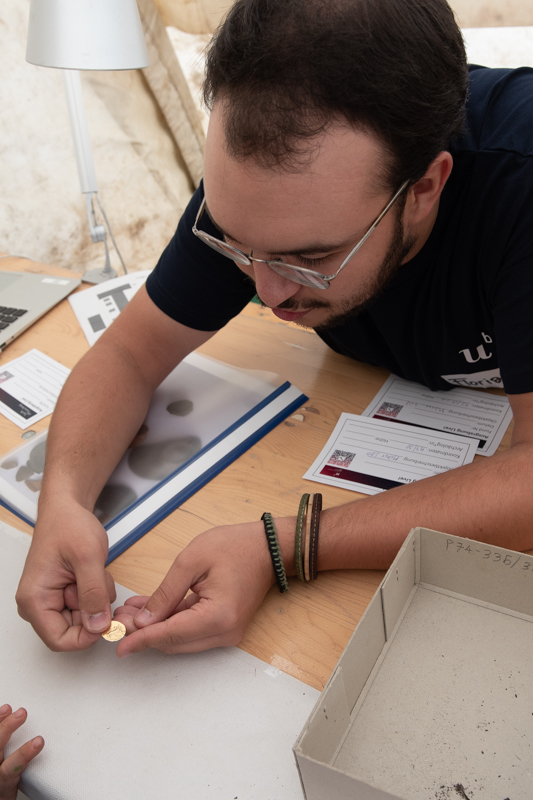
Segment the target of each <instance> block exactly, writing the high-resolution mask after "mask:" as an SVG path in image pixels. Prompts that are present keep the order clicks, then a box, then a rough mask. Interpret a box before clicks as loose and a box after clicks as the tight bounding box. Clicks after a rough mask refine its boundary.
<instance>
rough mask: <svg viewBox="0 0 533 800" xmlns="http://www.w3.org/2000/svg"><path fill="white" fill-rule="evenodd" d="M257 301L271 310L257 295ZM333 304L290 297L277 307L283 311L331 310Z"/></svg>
mask: <svg viewBox="0 0 533 800" xmlns="http://www.w3.org/2000/svg"><path fill="white" fill-rule="evenodd" d="M257 299H258V300H259V302H260V303H261V305H262V306H263V307H264V308H269V307H270V306H267V305H266V303H264V302H263V300H261V298H260V296H259V295H257ZM330 307H331V303H328V302H327V301H326V300H312V299H311V298H307V299H304V300H295V299H294V298H293V297H289V298H288V299H287V300H284V301H283V303H280V304H279V305H277V306H276V308H279V309H280V310H282V311H311V310H312V309H315V308H330Z"/></svg>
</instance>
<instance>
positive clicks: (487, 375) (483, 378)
mask: <svg viewBox="0 0 533 800" xmlns="http://www.w3.org/2000/svg"><path fill="white" fill-rule="evenodd" d="M441 378H442V379H443V380H445V381H448V383H452V384H453V385H454V386H468V387H470V388H471V389H503V383H502V377H501V375H500V370H499V369H487V370H485V371H484V372H471V373H470V374H466V375H441Z"/></svg>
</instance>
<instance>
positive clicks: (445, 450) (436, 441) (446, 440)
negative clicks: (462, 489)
mask: <svg viewBox="0 0 533 800" xmlns="http://www.w3.org/2000/svg"><path fill="white" fill-rule="evenodd" d="M477 444H478V443H477V439H468V438H466V437H464V436H455V435H454V434H449V433H441V432H438V433H435V432H434V431H428V430H425V429H424V428H417V427H414V426H413V427H411V426H408V425H395V424H394V423H393V422H390V421H381V420H377V419H369V418H368V417H363V416H359V415H358V414H341V416H340V419H339V421H338V423H337V424H336V426H335V429H334V431H333V433H332V434H331V436H330V437H329V439H328V442H327V444H326V446H325V447H324V449H323V450H322V452H321V453H320V455H319V456H318V458H317V459H316V461H315V462H314V464H313V465H312V467H311V468H310V469H309V470H308V471H307V472H306V473H305V475H304V476H303V477H304V478H307V480H310V481H317V482H318V483H326V484H328V485H329V486H340V487H341V488H343V489H351V490H352V491H354V492H362V493H363V494H378V493H379V492H383V491H385V490H386V489H392V488H394V487H395V486H401V485H402V484H405V483H413V482H414V481H418V480H421V478H427V477H429V476H430V475H438V474H439V473H442V472H447V471H448V470H450V469H454V468H455V467H460V466H462V465H463V464H469V463H470V462H471V461H472V460H473V458H474V456H475V454H476V447H477Z"/></svg>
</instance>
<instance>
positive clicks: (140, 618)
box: [135, 608, 152, 625]
mask: <svg viewBox="0 0 533 800" xmlns="http://www.w3.org/2000/svg"><path fill="white" fill-rule="evenodd" d="M151 619H152V614H151V613H150V612H149V611H148V609H147V608H143V610H142V611H139V613H138V614H137V616H136V617H135V623H137V622H140V623H141V625H146V623H147V622H150V620H151Z"/></svg>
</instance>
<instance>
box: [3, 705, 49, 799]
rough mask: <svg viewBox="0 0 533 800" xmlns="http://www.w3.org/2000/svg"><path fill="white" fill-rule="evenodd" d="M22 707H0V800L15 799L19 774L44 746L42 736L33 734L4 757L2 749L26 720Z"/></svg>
mask: <svg viewBox="0 0 533 800" xmlns="http://www.w3.org/2000/svg"><path fill="white" fill-rule="evenodd" d="M27 716H28V715H27V713H26V710H25V709H24V708H19V709H18V711H15V712H14V713H12V710H11V706H8V705H4V706H2V707H1V708H0V800H16V797H17V791H18V785H19V781H20V776H21V775H22V773H23V772H24V770H25V769H26V767H27V766H28V764H29V763H30V761H31V760H32V759H34V758H35V756H37V755H39V753H40V752H41V750H42V749H43V747H44V739H43V737H42V736H35V737H34V738H33V739H31V740H30V741H29V742H26V744H23V745H22V747H19V749H18V750H15V752H14V753H11V755H10V756H7V758H4V751H5V748H6V746H7V743H8V742H9V740H10V738H11V736H12V734H13V733H14V732H15V731H16V730H18V728H20V726H21V725H23V724H24V723H25V722H26V718H27Z"/></svg>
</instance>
